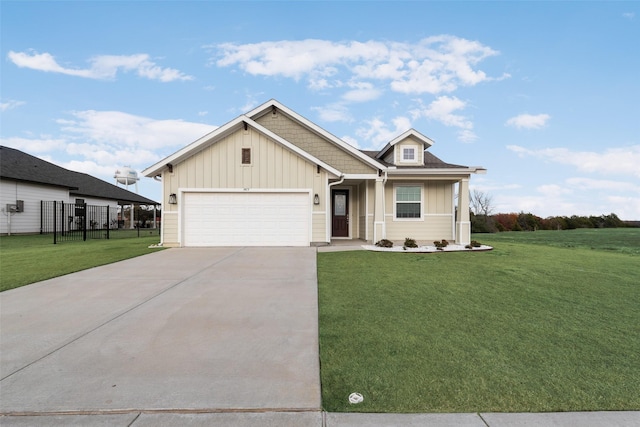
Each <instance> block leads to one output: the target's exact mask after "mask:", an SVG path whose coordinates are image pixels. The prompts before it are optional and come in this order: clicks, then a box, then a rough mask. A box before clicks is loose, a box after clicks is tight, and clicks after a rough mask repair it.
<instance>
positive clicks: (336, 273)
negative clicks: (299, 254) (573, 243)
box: [318, 230, 640, 412]
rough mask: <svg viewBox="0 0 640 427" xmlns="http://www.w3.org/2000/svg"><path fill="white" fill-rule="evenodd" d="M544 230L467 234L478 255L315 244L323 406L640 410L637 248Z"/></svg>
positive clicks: (391, 409)
mask: <svg viewBox="0 0 640 427" xmlns="http://www.w3.org/2000/svg"><path fill="white" fill-rule="evenodd" d="M627 231H628V233H631V236H632V237H631V242H632V243H630V244H629V245H630V247H633V246H634V245H637V244H638V242H639V241H640V230H627ZM554 233H555V234H550V235H549V236H548V239H551V240H550V241H549V242H550V244H544V242H543V241H536V242H535V243H528V242H526V239H527V238H531V237H530V236H528V235H527V236H525V235H526V234H535V233H519V234H520V235H521V236H523V241H521V242H518V240H517V239H518V236H517V234H518V233H510V237H509V238H508V239H507V238H506V237H504V235H496V236H492V235H478V236H474V238H475V239H477V240H480V241H481V242H482V243H483V244H488V245H491V246H494V247H495V249H494V250H493V251H490V252H476V253H465V252H460V253H435V254H404V253H378V252H366V251H357V252H327V253H319V254H318V281H319V307H320V358H321V367H322V369H321V378H322V396H323V406H324V409H325V410H327V411H335V412H343V411H353V412H480V411H482V412H491V411H495V412H537V411H542V412H544V411H593V410H638V409H640V368H639V367H640V280H639V278H640V256H638V255H634V254H633V251H631V252H629V251H616V252H613V251H610V250H608V247H609V246H615V242H609V243H606V244H605V243H602V242H600V243H593V248H594V249H595V250H594V249H591V248H583V247H582V245H580V246H581V247H566V246H565V247H560V246H562V245H560V244H559V243H558V242H559V241H560V239H563V238H565V237H563V233H571V232H554ZM628 233H627V234H625V236H628ZM578 234H579V232H577V233H574V234H568V235H567V236H568V237H567V238H570V240H571V239H574V240H575V238H576V236H577V235H578ZM601 236H602V238H605V239H606V238H608V237H609V236H610V235H608V234H606V233H605V234H601ZM634 236H635V237H634ZM493 237H496V238H495V241H494V240H492V238H493ZM537 239H542V237H541V236H538V237H537ZM507 240H508V241H507ZM523 242H524V243H523ZM634 242H635V243H634ZM623 246H624V245H623ZM352 392H359V393H361V394H362V395H363V396H364V402H363V403H360V404H358V405H350V404H349V402H348V399H347V397H348V396H349V394H350V393H352Z"/></svg>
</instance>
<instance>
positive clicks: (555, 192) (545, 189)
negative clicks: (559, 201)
mask: <svg viewBox="0 0 640 427" xmlns="http://www.w3.org/2000/svg"><path fill="white" fill-rule="evenodd" d="M536 191H537V192H538V193H542V194H543V195H544V196H545V197H551V198H556V197H560V196H562V195H565V194H570V193H571V190H570V189H569V188H567V187H566V186H563V185H557V184H545V185H540V186H538V187H537V188H536Z"/></svg>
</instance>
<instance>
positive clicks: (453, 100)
mask: <svg viewBox="0 0 640 427" xmlns="http://www.w3.org/2000/svg"><path fill="white" fill-rule="evenodd" d="M466 105H467V104H466V102H464V101H462V100H460V99H458V98H457V97H455V96H454V97H449V96H440V97H438V98H436V100H435V101H433V102H432V103H431V104H429V106H428V107H427V108H426V109H424V110H422V111H420V115H421V116H423V117H426V118H428V119H433V120H437V121H439V122H440V123H442V124H443V125H445V126H454V127H458V128H461V129H472V128H473V123H471V121H469V120H467V119H466V118H465V117H464V116H461V115H458V114H453V112H454V111H457V110H463V109H464V108H465V107H466Z"/></svg>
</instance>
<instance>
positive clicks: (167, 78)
mask: <svg viewBox="0 0 640 427" xmlns="http://www.w3.org/2000/svg"><path fill="white" fill-rule="evenodd" d="M7 56H8V58H9V60H11V62H13V63H14V64H15V65H17V66H18V67H20V68H30V69H33V70H38V71H45V72H52V73H60V74H66V75H69V76H76V77H84V78H89V79H98V80H112V79H115V77H116V74H117V73H118V71H119V70H123V71H125V72H126V71H134V72H136V74H138V76H140V77H144V78H147V79H150V80H159V81H161V82H171V81H174V80H193V77H192V76H189V75H186V74H184V73H183V72H181V71H179V70H176V69H173V68H163V67H160V66H158V65H156V64H155V63H154V62H153V61H151V60H150V59H149V55H147V54H144V53H141V54H136V55H99V56H95V57H93V58H91V59H90V60H89V62H90V64H91V67H90V68H84V69H82V68H66V67H63V66H61V65H60V64H58V62H57V61H56V59H55V58H54V57H53V55H51V54H50V53H46V52H45V53H37V52H33V53H31V52H30V53H26V52H14V51H9V53H8V55H7Z"/></svg>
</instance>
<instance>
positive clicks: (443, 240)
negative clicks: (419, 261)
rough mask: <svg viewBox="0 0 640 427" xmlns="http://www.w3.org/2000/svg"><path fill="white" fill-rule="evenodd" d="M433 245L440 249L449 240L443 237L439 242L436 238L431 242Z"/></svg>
mask: <svg viewBox="0 0 640 427" xmlns="http://www.w3.org/2000/svg"><path fill="white" fill-rule="evenodd" d="M433 246H435V247H436V249H437V250H439V251H441V250H444V248H446V247H447V246H449V242H447V241H446V240H445V239H442V241H440V242H439V241H437V240H436V241H435V242H433Z"/></svg>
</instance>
